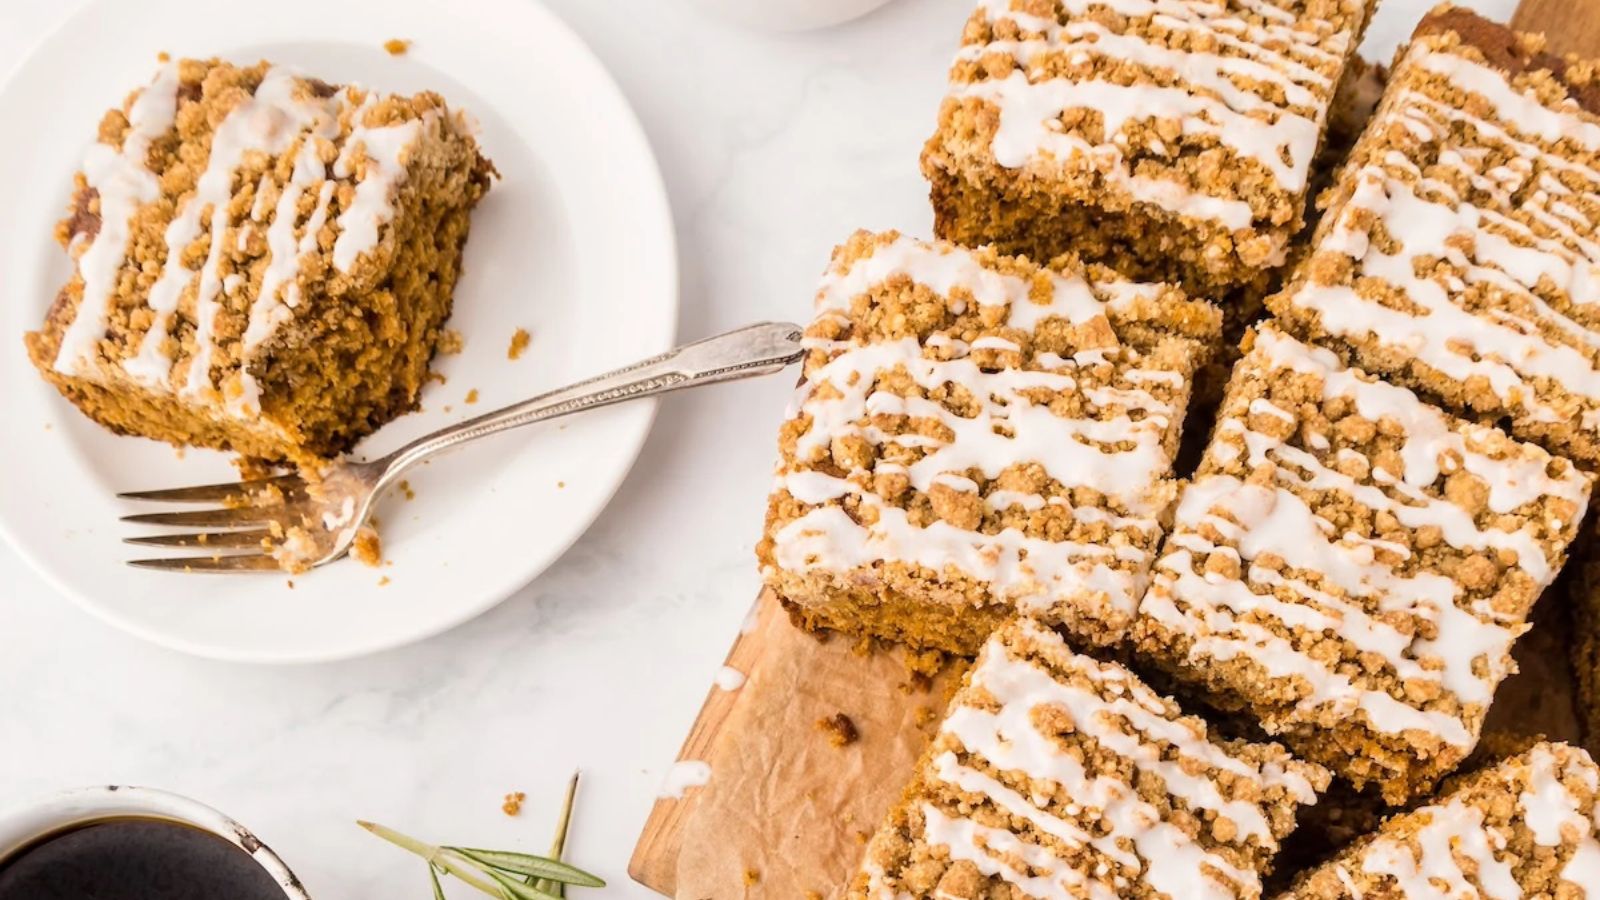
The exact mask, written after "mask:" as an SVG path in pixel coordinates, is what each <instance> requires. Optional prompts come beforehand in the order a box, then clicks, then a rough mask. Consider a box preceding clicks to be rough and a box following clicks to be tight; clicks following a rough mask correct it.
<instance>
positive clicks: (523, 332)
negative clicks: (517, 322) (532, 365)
mask: <svg viewBox="0 0 1600 900" xmlns="http://www.w3.org/2000/svg"><path fill="white" fill-rule="evenodd" d="M531 340H533V335H531V334H529V333H528V329H526V328H518V329H517V330H516V331H515V332H514V333H513V334H512V335H511V346H510V347H509V348H507V349H506V359H513V360H515V359H521V358H522V352H523V351H524V350H527V349H528V342H529V341H531Z"/></svg>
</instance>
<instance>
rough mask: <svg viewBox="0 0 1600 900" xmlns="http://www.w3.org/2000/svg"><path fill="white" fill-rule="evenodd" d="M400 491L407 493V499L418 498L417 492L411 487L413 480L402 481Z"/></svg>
mask: <svg viewBox="0 0 1600 900" xmlns="http://www.w3.org/2000/svg"><path fill="white" fill-rule="evenodd" d="M400 493H402V494H405V495H406V499H407V500H415V499H417V492H416V491H413V490H412V489H411V482H409V481H401V482H400Z"/></svg>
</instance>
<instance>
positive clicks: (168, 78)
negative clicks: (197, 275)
mask: <svg viewBox="0 0 1600 900" xmlns="http://www.w3.org/2000/svg"><path fill="white" fill-rule="evenodd" d="M177 105H178V66H177V64H176V63H170V64H168V65H165V66H162V68H161V70H160V71H159V72H157V73H156V77H155V80H154V81H152V82H151V84H150V86H149V87H146V88H145V89H144V90H142V91H140V92H139V95H138V96H137V97H135V98H134V100H133V103H132V105H130V106H129V107H128V113H127V118H128V130H127V133H126V134H125V135H124V136H123V139H122V147H121V148H120V149H119V148H116V147H112V146H110V145H109V144H101V143H96V144H95V145H93V146H92V147H90V148H89V151H88V153H87V154H86V155H85V157H84V162H83V174H84V178H85V180H86V181H87V182H88V186H89V188H90V189H91V190H94V191H95V192H96V193H98V194H99V197H100V230H99V231H98V232H97V233H96V234H95V236H94V237H93V238H91V239H90V240H89V246H88V247H86V248H84V251H83V253H82V254H81V255H79V257H78V262H77V265H78V274H79V275H80V276H82V278H83V297H82V299H81V300H80V301H79V303H78V307H77V311H76V312H75V313H74V315H73V319H72V321H71V323H70V324H68V325H67V327H66V328H65V329H64V330H63V332H62V335H61V346H60V348H59V349H58V350H57V352H56V358H55V363H54V367H55V370H56V371H58V372H61V373H62V374H65V375H88V374H90V364H92V362H93V361H94V359H95V356H96V352H97V347H98V346H99V343H100V341H101V339H102V338H104V337H105V334H106V321H107V319H108V317H109V314H110V306H111V302H112V291H113V290H114V289H115V288H116V284H117V276H118V274H119V273H120V272H121V271H122V266H123V263H124V262H125V261H126V260H127V257H128V242H129V240H130V239H131V237H132V235H131V234H130V225H131V222H132V219H133V217H134V214H135V213H137V212H138V209H139V207H140V206H142V205H144V204H146V203H152V202H154V201H155V200H156V199H157V198H158V197H160V195H161V185H160V183H159V182H158V181H157V179H156V175H155V173H154V172H151V171H150V169H149V167H148V163H149V156H150V145H151V143H152V142H153V141H154V140H155V139H156V138H158V137H160V136H161V135H163V134H165V133H166V132H167V131H168V130H169V129H171V128H172V123H173V120H174V118H175V117H176V115H177Z"/></svg>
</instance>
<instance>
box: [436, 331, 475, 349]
mask: <svg viewBox="0 0 1600 900" xmlns="http://www.w3.org/2000/svg"><path fill="white" fill-rule="evenodd" d="M466 346H467V339H466V337H465V336H463V335H462V334H461V332H459V331H457V330H455V329H454V328H446V329H445V330H443V331H441V332H439V344H438V348H437V350H436V351H435V352H437V353H439V354H441V355H444V356H455V355H456V354H457V353H460V352H461V350H462V348H464V347H466Z"/></svg>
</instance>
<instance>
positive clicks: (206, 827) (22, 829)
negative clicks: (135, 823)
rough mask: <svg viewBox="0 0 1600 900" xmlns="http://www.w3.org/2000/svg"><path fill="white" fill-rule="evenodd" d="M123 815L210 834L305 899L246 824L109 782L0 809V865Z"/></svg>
mask: <svg viewBox="0 0 1600 900" xmlns="http://www.w3.org/2000/svg"><path fill="white" fill-rule="evenodd" d="M129 816H136V817H140V818H148V819H166V820H168V821H172V822H181V823H183V824H185V825H189V826H192V827H194V828H198V829H200V830H201V831H206V832H210V833H211V834H214V835H216V836H217V837H219V838H222V839H223V840H225V841H227V842H228V843H230V844H232V845H234V846H235V847H238V848H239V849H240V850H243V851H244V852H246V853H248V854H250V857H251V858H252V859H254V860H255V861H256V864H257V865H259V866H261V868H262V869H264V870H266V873H267V874H268V875H270V876H272V879H273V880H274V881H276V882H277V883H278V886H279V887H281V888H283V896H284V897H285V898H287V900H311V898H310V895H308V894H307V893H306V892H305V888H302V887H301V886H300V880H299V879H297V878H295V877H294V873H293V872H291V871H289V867H288V866H286V865H284V864H283V860H281V859H279V858H278V854H276V853H273V852H272V849H271V848H269V847H268V846H267V845H266V844H263V843H261V841H260V840H259V839H257V838H256V836H255V835H253V834H251V833H250V830H249V829H248V828H245V827H244V826H243V825H240V824H239V823H238V822H235V821H234V820H232V819H230V818H228V817H227V816H225V815H223V814H222V813H220V812H218V811H216V810H214V809H212V808H211V807H209V806H206V805H205V804H204V803H200V802H198V801H195V800H190V799H189V798H188V797H182V796H179V795H177V794H173V793H169V792H167V791H158V790H155V789H154V788H143V787H125V786H121V785H114V784H113V785H105V786H101V787H88V788H77V789H75V790H70V791H62V792H61V793H59V794H54V795H52V796H49V797H46V798H44V799H42V800H38V801H35V802H33V803H28V804H25V805H23V806H18V807H15V808H13V809H8V810H5V811H0V864H3V863H4V861H5V859H6V857H8V856H10V855H11V854H13V853H16V852H17V851H19V850H22V849H23V848H25V847H27V846H29V845H31V844H33V843H35V842H36V841H38V840H40V839H42V838H46V837H49V836H50V835H52V834H57V833H59V832H61V831H65V830H67V829H70V828H73V827H75V826H79V825H87V824H89V823H91V822H97V821H101V820H103V819H117V818H126V817H129Z"/></svg>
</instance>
